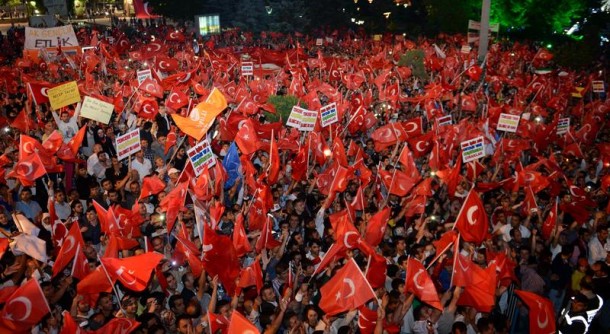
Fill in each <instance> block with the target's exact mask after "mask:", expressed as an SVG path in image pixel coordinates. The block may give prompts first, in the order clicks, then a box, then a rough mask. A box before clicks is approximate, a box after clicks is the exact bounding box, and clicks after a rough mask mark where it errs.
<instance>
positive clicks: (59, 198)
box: [55, 189, 66, 204]
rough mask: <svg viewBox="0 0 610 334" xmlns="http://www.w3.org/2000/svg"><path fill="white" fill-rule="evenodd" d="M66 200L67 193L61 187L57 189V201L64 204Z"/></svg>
mask: <svg viewBox="0 0 610 334" xmlns="http://www.w3.org/2000/svg"><path fill="white" fill-rule="evenodd" d="M65 201H66V194H65V193H64V192H63V190H61V189H55V202H57V203H59V204H63V203H65Z"/></svg>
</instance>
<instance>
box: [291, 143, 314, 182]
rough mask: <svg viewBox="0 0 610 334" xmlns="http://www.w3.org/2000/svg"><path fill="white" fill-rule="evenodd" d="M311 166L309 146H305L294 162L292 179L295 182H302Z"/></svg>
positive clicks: (300, 149) (301, 148) (292, 163)
mask: <svg viewBox="0 0 610 334" xmlns="http://www.w3.org/2000/svg"><path fill="white" fill-rule="evenodd" d="M308 164H309V145H303V146H301V147H300V148H299V152H298V153H297V155H296V157H295V158H294V159H293V160H292V162H291V164H290V165H291V166H292V174H291V177H292V179H293V180H295V181H301V180H303V178H304V177H305V174H306V173H307V167H308Z"/></svg>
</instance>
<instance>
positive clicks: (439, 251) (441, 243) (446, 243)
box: [432, 230, 458, 263]
mask: <svg viewBox="0 0 610 334" xmlns="http://www.w3.org/2000/svg"><path fill="white" fill-rule="evenodd" d="M457 239H458V233H457V232H456V231H455V230H449V231H447V232H445V233H443V235H441V237H440V239H438V240H434V241H432V245H434V249H435V250H436V255H435V256H434V260H432V263H434V262H436V260H437V259H438V258H439V257H440V256H441V255H443V254H444V253H445V252H446V251H447V250H448V249H449V247H451V245H452V244H453V243H454V242H456V241H457Z"/></svg>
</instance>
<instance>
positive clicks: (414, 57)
mask: <svg viewBox="0 0 610 334" xmlns="http://www.w3.org/2000/svg"><path fill="white" fill-rule="evenodd" d="M424 58H425V54H424V51H422V50H419V49H417V50H410V51H407V52H406V53H405V54H404V55H402V56H401V57H400V60H399V61H398V66H406V67H410V68H411V72H412V73H413V75H414V76H415V77H417V78H419V79H420V80H426V78H427V77H428V76H427V74H426V67H425V65H424Z"/></svg>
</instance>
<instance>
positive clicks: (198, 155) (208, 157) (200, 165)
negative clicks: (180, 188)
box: [186, 139, 216, 176]
mask: <svg viewBox="0 0 610 334" xmlns="http://www.w3.org/2000/svg"><path fill="white" fill-rule="evenodd" d="M186 154H187V155H188V157H189V160H191V164H192V165H193V170H194V171H195V175H196V176H199V175H201V172H202V171H203V169H204V167H205V166H208V168H209V167H212V166H214V164H216V156H215V155H214V153H213V152H212V148H211V147H210V143H209V142H208V140H207V139H204V140H202V141H200V142H199V143H198V144H197V145H195V146H193V148H191V149H190V150H188V151H187V152H186Z"/></svg>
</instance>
